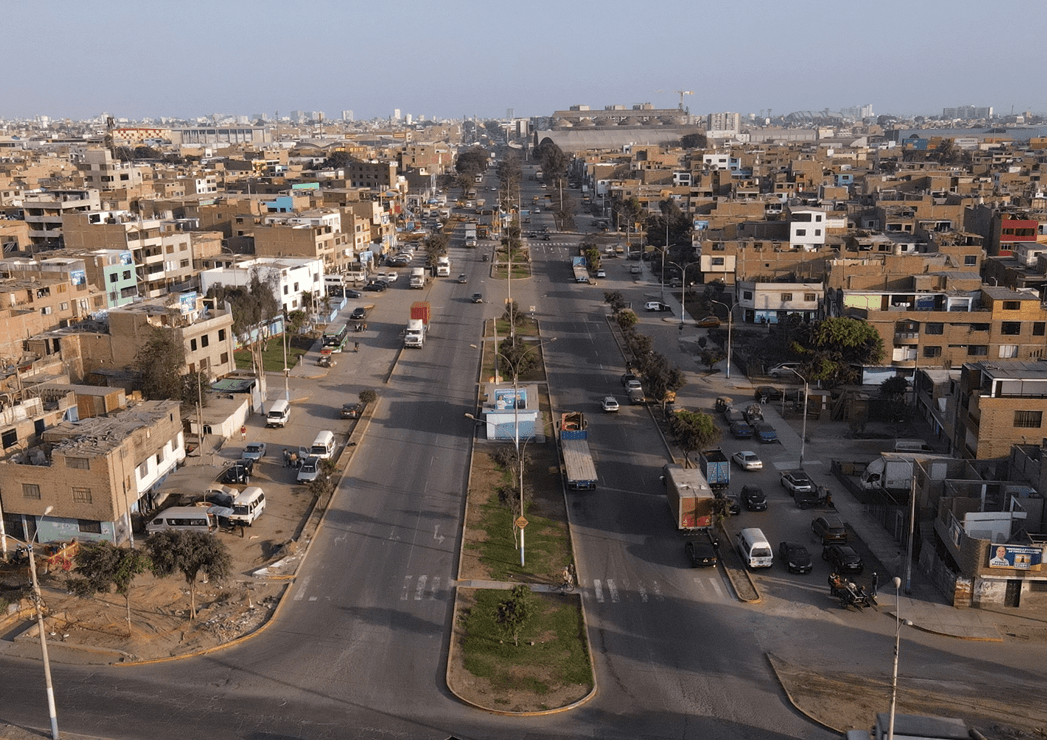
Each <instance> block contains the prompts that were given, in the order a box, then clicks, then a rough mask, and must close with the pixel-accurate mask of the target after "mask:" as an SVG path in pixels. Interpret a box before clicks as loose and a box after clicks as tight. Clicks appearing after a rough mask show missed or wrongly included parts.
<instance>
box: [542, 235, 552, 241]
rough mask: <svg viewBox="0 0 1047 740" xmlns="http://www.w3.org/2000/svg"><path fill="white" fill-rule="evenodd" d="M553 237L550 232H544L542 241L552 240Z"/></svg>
mask: <svg viewBox="0 0 1047 740" xmlns="http://www.w3.org/2000/svg"><path fill="white" fill-rule="evenodd" d="M551 239H552V237H550V236H549V235H548V234H543V235H542V241H543V242H547V241H550V240H551Z"/></svg>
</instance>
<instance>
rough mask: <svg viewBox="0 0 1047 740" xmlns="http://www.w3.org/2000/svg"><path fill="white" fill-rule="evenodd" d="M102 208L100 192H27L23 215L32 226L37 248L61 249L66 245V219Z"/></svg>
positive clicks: (32, 235)
mask: <svg viewBox="0 0 1047 740" xmlns="http://www.w3.org/2000/svg"><path fill="white" fill-rule="evenodd" d="M99 208H101V200H100V197H99V194H98V191H97V190H48V191H42V192H38V193H32V194H29V193H27V194H26V196H25V199H24V200H23V201H22V212H23V214H24V217H25V222H26V223H27V224H28V225H29V241H30V242H31V243H32V245H33V246H34V247H44V248H51V249H57V248H58V247H60V246H62V236H63V233H62V228H63V220H64V219H65V217H66V216H67V215H70V214H73V213H87V212H90V211H97V210H98V209H99Z"/></svg>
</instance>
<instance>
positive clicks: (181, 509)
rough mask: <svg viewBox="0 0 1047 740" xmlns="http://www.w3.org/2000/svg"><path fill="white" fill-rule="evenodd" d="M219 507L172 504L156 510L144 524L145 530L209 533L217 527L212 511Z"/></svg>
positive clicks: (150, 531) (151, 531)
mask: <svg viewBox="0 0 1047 740" xmlns="http://www.w3.org/2000/svg"><path fill="white" fill-rule="evenodd" d="M220 508H221V507H217V506H211V507H205V506H172V507H171V508H170V509H164V510H163V511H161V512H158V513H157V514H156V515H155V516H154V517H153V518H152V519H150V520H149V523H148V524H146V525H145V531H146V532H148V533H150V534H152V533H153V532H166V531H168V530H181V531H184V532H204V533H205V534H210V533H211V532H214V531H215V529H217V528H218V521H217V518H216V517H215V515H214V513H212V512H213V511H215V510H217V509H220ZM225 511H228V509H225Z"/></svg>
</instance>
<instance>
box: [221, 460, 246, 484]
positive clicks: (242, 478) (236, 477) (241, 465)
mask: <svg viewBox="0 0 1047 740" xmlns="http://www.w3.org/2000/svg"><path fill="white" fill-rule="evenodd" d="M252 470H254V460H239V461H237V462H236V463H234V464H233V465H230V466H229V467H228V468H226V469H225V470H223V471H222V473H221V475H219V476H218V482H219V483H232V484H236V485H247V484H248V483H250V482H251V471H252Z"/></svg>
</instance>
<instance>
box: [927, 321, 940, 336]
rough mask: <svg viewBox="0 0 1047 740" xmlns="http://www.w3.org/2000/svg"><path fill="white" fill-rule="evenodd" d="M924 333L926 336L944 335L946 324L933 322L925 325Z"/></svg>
mask: <svg viewBox="0 0 1047 740" xmlns="http://www.w3.org/2000/svg"><path fill="white" fill-rule="evenodd" d="M923 331H924V333H925V334H944V333H945V324H942V323H940V322H931V323H928V324H924V326H923Z"/></svg>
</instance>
